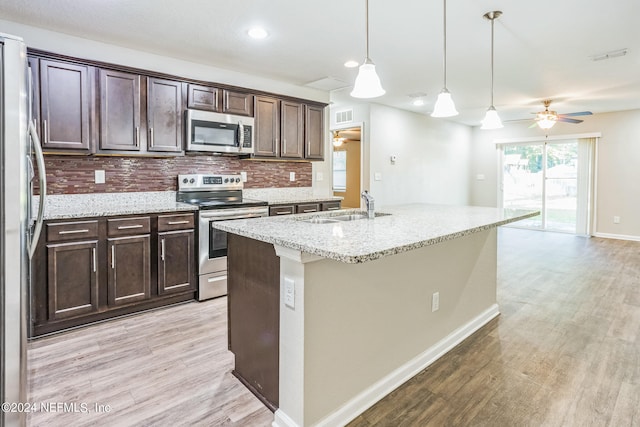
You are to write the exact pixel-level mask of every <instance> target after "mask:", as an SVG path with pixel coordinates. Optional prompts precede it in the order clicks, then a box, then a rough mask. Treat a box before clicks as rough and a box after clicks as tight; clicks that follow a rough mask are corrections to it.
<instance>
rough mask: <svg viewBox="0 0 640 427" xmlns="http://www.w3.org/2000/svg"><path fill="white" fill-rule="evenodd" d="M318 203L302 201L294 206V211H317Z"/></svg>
mask: <svg viewBox="0 0 640 427" xmlns="http://www.w3.org/2000/svg"><path fill="white" fill-rule="evenodd" d="M319 210H320V205H319V204H318V203H304V204H301V205H297V206H296V213H311V212H318V211H319Z"/></svg>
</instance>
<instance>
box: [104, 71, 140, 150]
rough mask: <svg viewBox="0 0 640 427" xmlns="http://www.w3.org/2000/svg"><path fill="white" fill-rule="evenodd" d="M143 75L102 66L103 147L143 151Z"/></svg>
mask: <svg viewBox="0 0 640 427" xmlns="http://www.w3.org/2000/svg"><path fill="white" fill-rule="evenodd" d="M140 111H141V110H140V75H138V74H131V73H123V72H120V71H113V70H100V149H101V150H121V151H140V137H141V136H140Z"/></svg>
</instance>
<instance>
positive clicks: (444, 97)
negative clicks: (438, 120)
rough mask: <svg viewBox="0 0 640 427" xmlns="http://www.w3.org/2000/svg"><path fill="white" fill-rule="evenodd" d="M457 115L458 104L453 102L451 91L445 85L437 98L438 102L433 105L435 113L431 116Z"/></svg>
mask: <svg viewBox="0 0 640 427" xmlns="http://www.w3.org/2000/svg"><path fill="white" fill-rule="evenodd" d="M457 115H458V110H456V106H455V104H454V103H453V98H451V93H450V92H449V91H448V90H447V88H446V87H445V88H444V89H442V92H440V94H439V95H438V99H437V100H436V104H435V105H434V107H433V113H431V117H453V116H457Z"/></svg>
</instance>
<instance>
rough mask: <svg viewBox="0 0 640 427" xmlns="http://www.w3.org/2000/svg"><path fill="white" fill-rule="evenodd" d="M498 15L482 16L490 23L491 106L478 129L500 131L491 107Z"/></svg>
mask: <svg viewBox="0 0 640 427" xmlns="http://www.w3.org/2000/svg"><path fill="white" fill-rule="evenodd" d="M500 15H502V12H500V11H499V10H495V11H493V12H487V13H485V14H484V18H485V19H488V20H489V21H491V106H490V107H489V109H488V110H487V114H486V115H485V116H484V120H483V121H482V127H481V128H480V129H500V128H501V127H503V126H502V121H501V120H500V116H498V112H497V111H496V107H494V106H493V21H495V20H496V19H497V18H499V17H500Z"/></svg>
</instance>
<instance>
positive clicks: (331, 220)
mask: <svg viewBox="0 0 640 427" xmlns="http://www.w3.org/2000/svg"><path fill="white" fill-rule="evenodd" d="M387 215H390V214H387V213H381V212H376V217H379V216H387ZM367 218H369V217H368V216H367V213H366V212H360V213H354V214H347V215H337V216H329V217H313V218H304V219H299V220H298V221H302V222H308V223H310V224H335V223H336V222H348V221H357V220H360V219H367Z"/></svg>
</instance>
